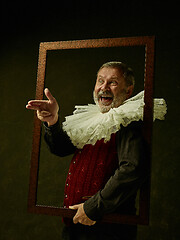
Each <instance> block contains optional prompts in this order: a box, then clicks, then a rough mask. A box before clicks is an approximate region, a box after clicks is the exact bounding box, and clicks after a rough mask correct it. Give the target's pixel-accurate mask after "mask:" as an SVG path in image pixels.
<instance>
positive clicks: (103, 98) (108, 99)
mask: <svg viewBox="0 0 180 240" xmlns="http://www.w3.org/2000/svg"><path fill="white" fill-rule="evenodd" d="M99 101H100V102H101V104H103V105H105V106H108V105H110V104H111V103H112V101H113V97H106V96H100V98H99Z"/></svg>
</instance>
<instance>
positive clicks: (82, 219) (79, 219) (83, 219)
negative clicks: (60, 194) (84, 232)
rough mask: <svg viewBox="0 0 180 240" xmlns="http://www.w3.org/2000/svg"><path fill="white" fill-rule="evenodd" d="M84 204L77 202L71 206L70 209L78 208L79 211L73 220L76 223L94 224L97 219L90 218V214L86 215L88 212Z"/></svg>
mask: <svg viewBox="0 0 180 240" xmlns="http://www.w3.org/2000/svg"><path fill="white" fill-rule="evenodd" d="M83 205H84V204H83V203H81V204H77V205H73V206H70V207H69V208H70V209H74V210H77V212H76V214H75V216H74V218H73V222H74V224H77V223H81V224H83V225H88V226H92V225H94V224H95V223H96V221H93V220H91V219H90V218H88V216H87V215H86V213H85V211H84V207H83Z"/></svg>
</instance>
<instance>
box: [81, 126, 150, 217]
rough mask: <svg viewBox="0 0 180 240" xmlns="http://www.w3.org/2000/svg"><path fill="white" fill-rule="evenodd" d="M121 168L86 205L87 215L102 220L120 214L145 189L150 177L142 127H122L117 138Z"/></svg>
mask: <svg viewBox="0 0 180 240" xmlns="http://www.w3.org/2000/svg"><path fill="white" fill-rule="evenodd" d="M116 136H117V151H118V159H119V167H118V169H117V170H116V171H115V174H114V175H113V176H112V177H111V178H110V179H109V180H108V182H107V183H106V185H105V186H104V188H103V189H101V190H100V191H99V192H97V193H96V194H95V195H94V196H93V197H91V198H90V199H88V200H87V201H86V202H85V203H84V210H85V213H86V215H87V216H88V217H89V218H90V219H92V220H94V221H97V220H100V219H101V218H102V216H103V215H104V214H106V213H112V212H116V210H117V209H119V208H120V207H121V206H122V205H123V204H125V203H126V201H128V199H130V198H131V197H132V196H133V195H135V194H136V192H137V190H138V189H139V187H140V186H141V184H142V182H143V181H144V180H145V178H146V177H147V175H148V173H147V171H146V170H145V169H146V168H145V164H144V163H145V159H144V157H145V152H146V150H145V149H146V147H145V143H144V140H143V137H142V131H141V124H139V123H133V124H130V125H129V126H128V127H126V128H124V127H122V128H121V130H120V131H119V132H118V133H117V134H116Z"/></svg>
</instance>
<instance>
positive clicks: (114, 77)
mask: <svg viewBox="0 0 180 240" xmlns="http://www.w3.org/2000/svg"><path fill="white" fill-rule="evenodd" d="M98 78H104V77H103V76H102V75H99V76H98ZM110 80H118V77H116V76H112V77H111V78H110Z"/></svg>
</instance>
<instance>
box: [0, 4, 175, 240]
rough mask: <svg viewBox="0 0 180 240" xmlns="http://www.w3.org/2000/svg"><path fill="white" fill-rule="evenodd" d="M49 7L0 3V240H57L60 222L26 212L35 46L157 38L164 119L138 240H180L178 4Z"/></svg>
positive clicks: (158, 83) (157, 83)
mask: <svg viewBox="0 0 180 240" xmlns="http://www.w3.org/2000/svg"><path fill="white" fill-rule="evenodd" d="M49 4H51V5H48V6H47V5H46V3H45V2H44V3H43V4H37V3H36V4H34V5H33V4H32V3H31V4H30V3H23V4H18V3H17V2H16V1H14V2H13V3H10V2H6V3H3V4H2V9H1V11H2V14H1V16H2V21H1V23H2V26H1V39H0V41H1V51H0V103H1V105H0V161H1V168H0V178H1V180H0V193H1V195H0V196H1V197H0V239H2V240H9V239H17V240H20V239H49V238H50V237H51V238H52V239H61V236H60V235H61V228H62V222H61V218H60V217H50V216H40V215H33V214H29V213H27V196H28V184H29V168H30V156H31V144H32V127H33V113H32V112H28V111H27V110H26V109H25V105H26V102H27V100H29V99H32V98H34V96H35V87H36V70H37V59H38V48H39V43H40V42H43V41H60V40H76V39H93V38H106V37H107V38H111V37H125V36H143V35H155V36H156V54H155V57H156V63H155V97H163V98H165V99H166V101H167V104H168V113H167V116H166V120H165V121H163V122H162V121H161V122H160V121H157V122H155V124H154V131H153V156H152V186H151V187H152V188H151V189H152V191H151V208H150V225H149V226H139V228H138V239H141V240H142V239H143V240H144V239H147V240H156V239H157V240H159V239H162V240H165V239H167V240H170V239H171V240H178V239H180V231H179V228H178V227H179V226H178V225H179V220H180V218H179V214H180V212H179V174H178V167H179V165H180V164H179V162H180V161H179V154H178V150H179V147H180V145H179V134H180V127H179V120H180V110H179V109H180V108H179V100H180V94H179V91H180V83H179V76H180V67H179V66H180V60H179V59H180V58H179V48H180V47H179V40H180V33H179V24H180V21H179V16H178V5H176V3H175V2H172V1H171V4H169V2H163V4H161V3H159V2H158V1H156V2H155V4H153V3H152V2H151V4H148V3H143V1H135V0H134V1H133V0H132V1H125V2H121V1H113V2H112V3H107V4H106V3H103V2H102V1H96V2H94V3H93V2H92V1H91V3H90V4H88V2H84V3H81V4H80V2H78V1H66V2H61V5H60V4H59V5H56V4H55V3H53V4H52V3H49ZM133 57H134V58H135V57H136V56H133ZM79 81H82V80H81V79H80V80H79ZM79 84H80V83H79ZM61 104H62V105H63V103H61ZM75 104H77V103H76V102H74V105H75Z"/></svg>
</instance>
